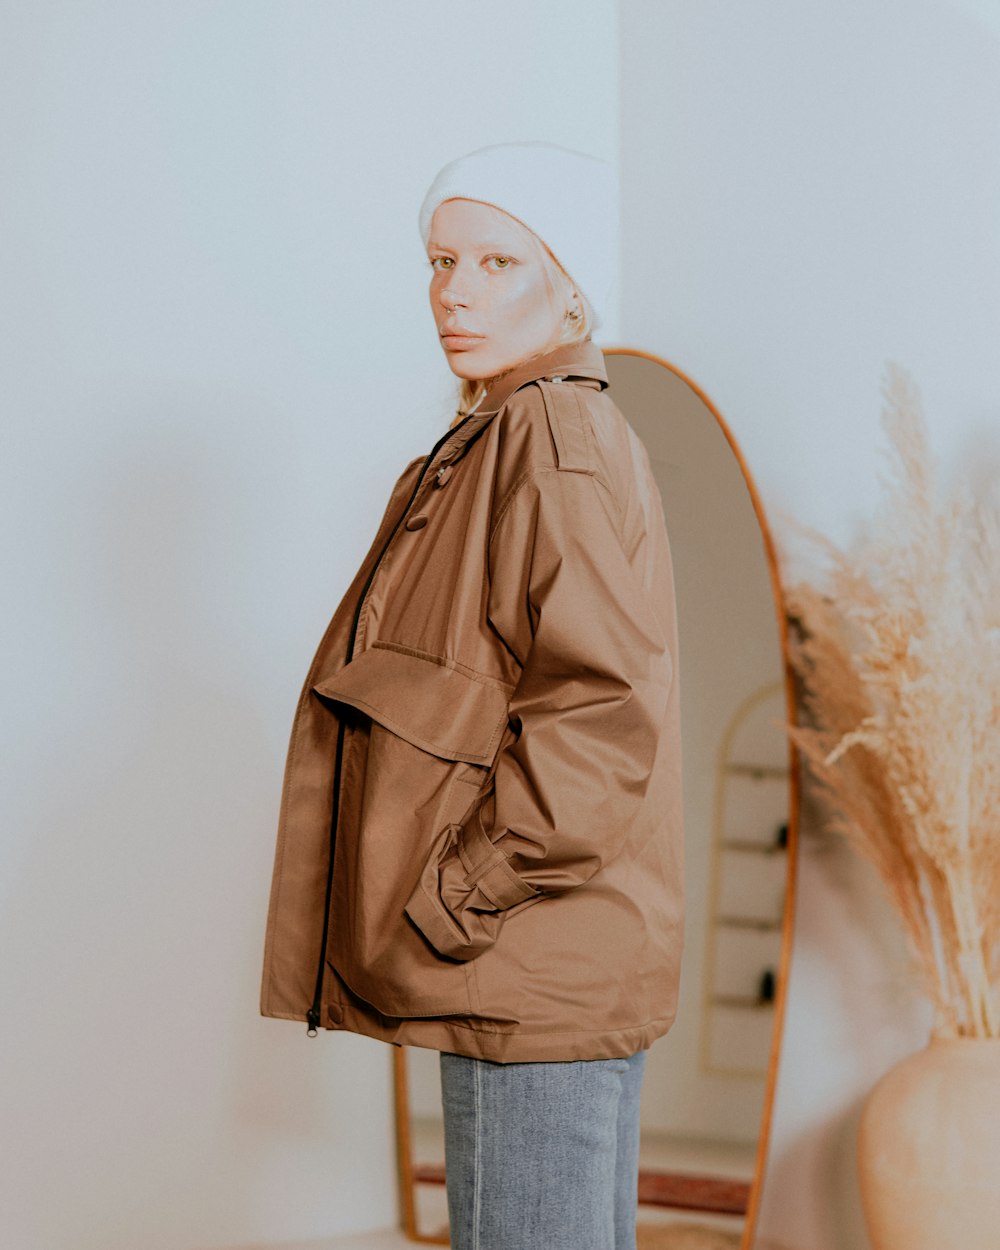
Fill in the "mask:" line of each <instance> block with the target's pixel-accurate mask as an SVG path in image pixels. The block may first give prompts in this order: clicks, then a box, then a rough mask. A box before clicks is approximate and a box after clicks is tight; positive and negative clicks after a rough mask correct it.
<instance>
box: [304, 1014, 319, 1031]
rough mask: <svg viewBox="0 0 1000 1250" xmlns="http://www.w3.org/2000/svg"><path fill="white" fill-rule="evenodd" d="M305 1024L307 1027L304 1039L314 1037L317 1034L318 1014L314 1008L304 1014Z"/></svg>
mask: <svg viewBox="0 0 1000 1250" xmlns="http://www.w3.org/2000/svg"><path fill="white" fill-rule="evenodd" d="M306 1022H307V1023H308V1025H309V1027H308V1028H307V1029H306V1037H315V1036H316V1035H317V1034H318V1033H319V1012H318V1011H317V1010H316V1008H315V1007H310V1008H309V1010H308V1011H307V1012H306Z"/></svg>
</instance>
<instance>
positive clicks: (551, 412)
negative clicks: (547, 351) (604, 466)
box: [536, 378, 596, 473]
mask: <svg viewBox="0 0 1000 1250" xmlns="http://www.w3.org/2000/svg"><path fill="white" fill-rule="evenodd" d="M536 385H537V386H538V389H539V390H540V391H541V392H542V398H543V400H544V401H545V414H546V416H547V417H548V419H549V429H550V430H551V431H552V441H553V442H554V443H555V447H556V464H557V466H558V467H559V468H560V469H569V470H573V471H575V472H577V473H593V472H595V470H596V466H595V463H594V454H593V448H592V447H591V435H590V431H589V430H588V428H587V418H586V415H585V414H584V411H583V405H582V404H581V403H580V396H579V393H578V391H577V388H576V387H575V386H574V385H573V383H572V382H570V383H566V382H563V381H561V380H560V381H558V382H554V381H552V380H550V379H549V378H540V379H539V380H538V381H537V383H536Z"/></svg>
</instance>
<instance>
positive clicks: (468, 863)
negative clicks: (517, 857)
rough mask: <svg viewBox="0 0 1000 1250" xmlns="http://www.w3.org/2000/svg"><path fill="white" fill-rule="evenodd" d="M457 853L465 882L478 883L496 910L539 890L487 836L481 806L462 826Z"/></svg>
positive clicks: (500, 909) (517, 901) (530, 896)
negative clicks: (522, 878) (511, 864)
mask: <svg viewBox="0 0 1000 1250" xmlns="http://www.w3.org/2000/svg"><path fill="white" fill-rule="evenodd" d="M458 857H459V859H460V860H461V861H462V867H463V868H464V869H465V878H464V880H465V884H466V885H468V886H478V887H479V889H480V891H481V892H482V894H483V896H484V897H485V899H486V901H487V902H488V903H489V904H490V906H491V907H495V908H496V909H497V910H498V911H506V910H507V908H508V907H513V906H514V904H515V903H521V902H523V901H524V900H525V899H526V898H533V897H534V896H535V895H536V894H538V893H540V891H538V890H535V889H533V888H532V887H531V886H530V885H526V884H525V883H524V882H523V881H522V880H521V878H520V877H519V876H518V875H517V873H516V872H515V871H514V869H513V868H511V866H510V863H509V861H508V859H507V856H506V855H505V854H504V853H503V851H502V850H501V849H500V847H498V846H497V845H496V844H495V843H493V842H491V841H490V840H489V838H488V837H487V836H486V831H485V830H484V829H483V822H482V808H481V807H478V808H476V811H475V813H474V815H473V817H472V822H471V824H469V825H466V826H463V828H462V831H461V833H460V834H459V835H458Z"/></svg>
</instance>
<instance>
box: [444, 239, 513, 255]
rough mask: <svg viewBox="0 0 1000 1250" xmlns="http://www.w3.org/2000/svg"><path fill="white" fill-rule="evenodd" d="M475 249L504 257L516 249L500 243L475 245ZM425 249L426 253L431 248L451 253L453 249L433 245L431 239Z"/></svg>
mask: <svg viewBox="0 0 1000 1250" xmlns="http://www.w3.org/2000/svg"><path fill="white" fill-rule="evenodd" d="M476 247H477V248H478V249H479V250H481V251H484V252H502V253H503V254H504V256H506V255H507V254H508V252H512V251H514V250H516V249H514V248H511V247H509V246H505V245H504V244H502V243H478V244H477V245H476ZM427 248H428V251H429V250H430V249H431V248H434V249H436V250H437V251H439V252H452V251H454V248H451V247H447V246H446V245H445V244H444V243H435V241H434V240H433V239H431V241H430V242H429V243H428V244H427ZM470 250H473V249H470Z"/></svg>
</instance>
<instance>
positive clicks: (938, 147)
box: [619, 0, 1000, 1250]
mask: <svg viewBox="0 0 1000 1250" xmlns="http://www.w3.org/2000/svg"><path fill="white" fill-rule="evenodd" d="M619 12H620V19H621V24H620V57H621V62H620V63H621V101H622V117H621V120H622V143H621V159H622V198H623V222H622V232H623V243H624V251H623V257H624V275H623V287H622V307H623V321H622V329H623V336H624V341H625V342H627V343H628V344H629V345H630V346H636V347H643V348H646V349H648V350H650V351H654V352H657V353H659V354H661V355H664V356H666V357H667V358H668V359H670V360H672V361H674V362H675V363H677V364H679V365H680V366H681V367H682V368H683V369H685V370H686V371H687V372H689V373H690V374H691V375H692V376H693V377H694V378H695V380H696V381H698V382H699V383H701V385H702V386H703V387H705V389H706V390H707V392H708V394H709V395H710V396H712V398H713V399H714V400H715V402H716V403H717V404H718V405H719V407H720V409H721V411H722V413H723V414H724V416H725V417H726V419H727V421H728V422H729V424H730V426H731V428H732V430H733V433H734V434H735V436H736V438H737V440H738V441H739V442H740V444H741V445H742V448H743V450H744V452H745V454H746V457H747V460H748V462H749V465H750V468H751V471H752V472H753V474H754V476H755V478H756V481H757V484H758V486H759V487H760V489H761V492H762V494H763V498H764V504H765V507H766V508H767V509H768V510H769V512H770V513H771V515H772V521H773V522H774V524H775V529H776V531H777V534H776V536H777V538H778V540H779V542H782V543H784V542H785V540H786V536H787V529H786V526H785V524H784V522H783V521H782V519H781V510H782V509H787V510H788V512H790V513H792V514H794V516H796V517H797V518H798V519H800V520H802V521H805V522H807V523H809V524H813V525H816V526H817V527H818V528H820V529H822V530H824V531H825V532H827V533H828V534H829V535H830V536H831V537H833V538H835V539H836V540H837V541H840V542H843V541H847V540H848V539H849V536H850V535H851V533H852V532H853V531H854V528H855V526H856V525H857V524H858V523H859V522H861V521H862V520H864V519H865V518H867V517H868V515H869V514H870V513H871V510H872V507H873V504H874V501H875V498H876V494H877V474H878V470H879V454H880V449H881V448H882V447H883V446H884V439H883V436H882V434H881V430H880V427H879V420H878V417H879V410H880V406H881V400H880V395H879V388H880V384H881V380H882V370H883V365H884V362H885V360H886V359H887V358H892V359H895V360H897V361H899V362H900V363H901V364H903V365H904V366H906V367H908V368H909V369H910V370H911V371H912V372H913V374H914V376H915V378H916V380H917V382H918V384H919V385H920V386H921V388H922V390H923V393H924V399H925V404H926V408H927V415H928V421H929V426H930V430H931V437H932V442H933V445H934V447H935V449H936V450H937V451H938V453H939V454H940V455H941V457H942V459H943V460H944V461H945V463H946V465H947V466H948V468H949V469H955V468H956V467H958V466H963V465H964V466H966V467H968V466H969V465H971V464H972V462H973V460H974V459H975V460H978V462H979V463H980V465H984V464H985V465H988V464H989V463H990V462H991V458H992V463H993V464H994V465H996V463H997V460H996V457H997V447H998V441H997V436H998V430H1000V357H998V355H997V352H996V344H997V342H998V339H1000V334H998V331H1000V214H998V212H997V208H998V193H1000V169H998V163H997V152H998V150H1000V143H998V140H1000V10H998V9H997V7H996V6H995V5H990V4H987V3H985V0H984V2H983V3H976V4H973V3H967V2H964V3H963V2H962V0H953V2H951V3H948V2H945V0H773V2H771V3H768V4H754V5H739V4H732V3H723V2H722V0H698V2H697V3H695V2H694V0H671V2H669V3H650V2H643V0H622V2H621V3H620V5H619ZM981 471H987V470H986V469H981ZM804 843H805V844H804V846H803V855H802V863H801V869H800V894H799V907H798V929H797V945H796V954H795V959H794V963H793V975H792V983H791V992H790V1008H789V1015H788V1019H787V1030H786V1041H785V1051H784V1062H783V1066H782V1072H781V1080H780V1087H779V1094H778V1100H777V1107H776V1118H775V1132H774V1140H773V1150H772V1154H771V1160H770V1172H769V1177H768V1185H767V1186H766V1188H765V1199H764V1209H763V1211H762V1213H761V1221H760V1225H759V1228H760V1232H761V1241H760V1244H761V1245H763V1244H764V1241H765V1240H767V1242H768V1243H769V1244H774V1245H779V1244H780V1245H781V1246H782V1247H786V1246H787V1247H789V1248H790V1250H862V1247H863V1246H864V1244H865V1241H864V1232H863V1228H862V1226H861V1223H860V1215H859V1212H858V1209H857V1201H856V1190H855V1181H854V1172H853V1167H854V1158H853V1134H854V1130H855V1128H856V1116H857V1109H858V1104H859V1102H860V1100H861V1098H862V1097H863V1096H864V1094H865V1093H866V1092H867V1090H868V1089H869V1088H870V1087H871V1085H872V1084H873V1083H874V1082H875V1080H877V1078H878V1076H879V1075H880V1074H881V1072H883V1071H884V1070H885V1069H886V1068H887V1067H888V1066H889V1065H890V1064H891V1063H892V1062H893V1061H894V1059H896V1058H898V1057H901V1056H902V1055H903V1054H905V1053H907V1052H908V1051H911V1050H915V1049H917V1048H918V1047H919V1046H920V1045H922V1043H923V1041H924V1040H925V1038H926V1035H927V1024H928V1021H927V1016H926V1013H925V1012H924V1011H923V1010H922V1004H920V1003H919V1002H916V1001H914V999H913V997H912V995H911V994H910V992H909V989H908V986H907V984H906V983H905V981H904V980H903V973H902V972H901V954H900V951H899V949H898V944H897V940H896V939H897V932H896V929H895V926H894V921H893V918H892V917H891V916H890V915H889V913H888V911H887V910H886V909H885V908H884V907H883V906H882V904H881V900H880V898H879V897H878V895H877V892H876V890H875V888H874V884H873V883H872V882H871V880H870V878H869V876H868V875H867V874H866V873H865V872H862V871H861V870H860V869H859V868H858V867H857V866H856V865H855V864H854V863H853V862H852V861H850V860H845V859H844V857H843V856H842V854H841V853H838V852H837V851H836V850H834V849H830V848H828V847H827V848H825V849H824V847H823V846H822V844H821V843H819V842H817V841H815V840H813V839H812V838H811V837H808V836H807V837H806V838H805V840H804Z"/></svg>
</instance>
